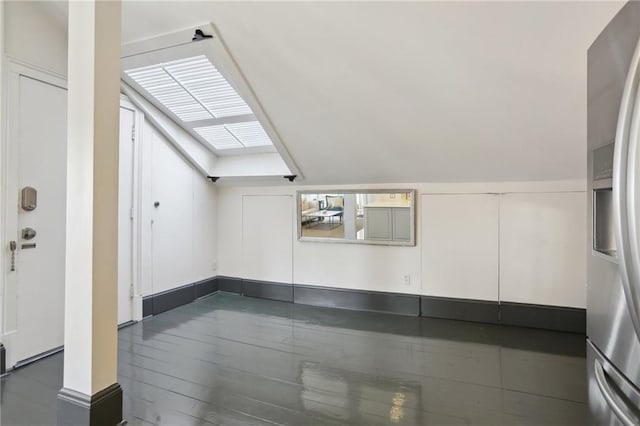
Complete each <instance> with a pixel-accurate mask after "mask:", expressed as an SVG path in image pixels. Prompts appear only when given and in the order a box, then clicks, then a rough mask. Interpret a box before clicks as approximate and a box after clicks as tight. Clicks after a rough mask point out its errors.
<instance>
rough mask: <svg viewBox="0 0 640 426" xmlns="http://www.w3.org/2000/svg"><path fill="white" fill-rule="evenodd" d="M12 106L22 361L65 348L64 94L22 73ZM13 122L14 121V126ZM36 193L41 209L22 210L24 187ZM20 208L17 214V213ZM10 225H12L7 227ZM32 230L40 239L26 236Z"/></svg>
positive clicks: (12, 233) (13, 232)
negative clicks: (34, 190) (28, 229)
mask: <svg viewBox="0 0 640 426" xmlns="http://www.w3.org/2000/svg"><path fill="white" fill-rule="evenodd" d="M12 81H17V90H15V91H14V92H13V93H15V94H16V95H15V97H14V98H13V99H12V102H11V106H12V107H14V108H17V111H15V112H14V113H17V117H16V116H15V115H14V116H13V117H15V118H17V120H15V121H14V122H15V123H16V124H15V126H16V128H15V129H14V131H13V132H11V135H12V138H11V140H10V141H9V143H10V144H11V147H12V150H11V154H10V156H9V157H10V158H9V161H12V162H13V163H14V167H15V166H17V173H16V174H15V175H14V177H13V179H15V177H16V176H17V181H15V180H14V181H12V182H10V183H9V185H11V186H14V185H16V186H17V190H16V188H15V187H14V188H12V189H11V190H10V191H9V194H10V197H11V198H15V199H12V200H8V202H9V204H8V208H9V209H15V210H14V213H12V214H11V215H9V214H8V215H7V216H8V217H11V218H15V217H16V216H15V215H17V220H15V219H12V220H11V226H15V225H16V224H17V229H10V228H7V229H8V234H9V239H16V240H17V241H16V242H17V250H16V253H15V256H16V259H15V260H16V262H15V263H16V264H15V271H13V272H11V271H9V272H8V274H9V275H10V274H14V276H13V277H11V279H13V280H15V282H16V287H15V288H16V289H17V290H16V292H17V312H16V324H15V327H16V333H15V340H14V344H13V346H14V348H10V349H11V350H12V351H14V352H13V356H12V359H13V360H16V361H22V360H25V359H28V358H31V357H34V356H37V355H39V354H41V353H43V352H47V351H50V350H52V349H55V348H58V347H60V346H62V344H63V340H64V279H65V229H66V138H67V134H66V132H67V131H66V127H67V93H66V90H65V89H63V88H61V87H58V86H56V85H53V84H49V83H47V82H45V81H40V80H36V79H33V78H29V77H27V76H24V75H20V76H19V77H18V78H17V80H12ZM12 124H13V122H12ZM27 186H29V187H32V188H35V189H36V190H37V207H36V208H35V209H33V210H31V211H28V210H24V209H22V208H21V207H20V204H21V203H20V199H19V198H20V197H19V195H20V189H22V188H25V187H27ZM16 210H17V213H16ZM8 226H10V225H9V223H8ZM27 227H29V228H32V229H34V230H35V231H36V236H35V237H34V238H32V239H29V240H27V239H25V238H21V237H22V232H21V230H23V229H25V228H27Z"/></svg>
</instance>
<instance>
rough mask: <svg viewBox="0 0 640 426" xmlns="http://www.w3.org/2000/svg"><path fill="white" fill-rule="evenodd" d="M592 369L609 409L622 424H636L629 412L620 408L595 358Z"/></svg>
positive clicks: (627, 425)
mask: <svg viewBox="0 0 640 426" xmlns="http://www.w3.org/2000/svg"><path fill="white" fill-rule="evenodd" d="M594 364H595V365H594V371H595V377H596V383H597V384H598V388H599V389H600V392H601V393H602V396H603V397H604V399H605V401H606V402H607V405H608V406H609V408H611V411H613V413H614V414H615V415H616V417H617V418H618V419H619V420H620V421H621V422H622V424H623V425H624V426H637V424H638V423H637V420H634V419H633V418H632V417H631V416H630V415H629V414H627V410H626V409H624V408H621V407H620V405H619V404H618V399H619V398H617V397H616V396H615V392H614V390H613V389H611V386H610V385H609V382H608V381H607V377H606V373H605V372H604V369H603V368H602V364H601V363H600V361H598V360H597V359H596V360H594Z"/></svg>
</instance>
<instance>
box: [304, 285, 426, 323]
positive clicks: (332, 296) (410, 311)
mask: <svg viewBox="0 0 640 426" xmlns="http://www.w3.org/2000/svg"><path fill="white" fill-rule="evenodd" d="M293 301H294V303H299V304H302V305H313V306H323V307H326V308H340V309H351V310H356V311H371V312H384V313H389V314H400V315H411V316H419V315H420V296H417V295H410V294H399V293H384V292H373V291H363V290H347V289H338V288H331V287H316V286H307V285H298V284H294V285H293Z"/></svg>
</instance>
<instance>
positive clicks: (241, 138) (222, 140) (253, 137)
mask: <svg viewBox="0 0 640 426" xmlns="http://www.w3.org/2000/svg"><path fill="white" fill-rule="evenodd" d="M193 130H195V131H196V133H198V134H199V135H200V136H202V138H203V139H204V140H205V141H207V142H208V143H210V144H211V145H213V147H214V148H215V149H231V148H251V147H256V146H269V145H271V140H270V139H269V136H267V133H266V132H265V131H264V129H263V128H262V126H261V125H260V123H258V122H257V121H250V122H244V123H231V124H224V125H220V126H205V127H196V128H194V129H193Z"/></svg>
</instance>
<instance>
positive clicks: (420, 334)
mask: <svg viewBox="0 0 640 426" xmlns="http://www.w3.org/2000/svg"><path fill="white" fill-rule="evenodd" d="M118 354H119V360H118V362H119V364H118V365H119V382H120V384H121V385H122V387H123V389H124V398H125V400H124V406H125V407H124V409H125V417H126V419H127V420H128V422H129V424H133V425H147V424H162V425H180V426H182V425H274V424H278V425H280V424H281V425H338V424H362V425H378V424H380V425H382V424H407V425H416V424H420V425H422V424H429V425H479V424H483V425H547V424H548V425H584V424H585V423H586V405H585V403H586V377H585V371H586V367H585V339H584V336H579V335H573V334H565V333H557V332H547V331H541V330H532V329H522V328H517V327H500V326H492V325H484V324H474V323H465V322H458V321H447V320H436V319H426V318H411V317H402V316H394V315H386V314H375V313H366V312H352V311H345V310H335V309H326V308H316V307H310V306H302V305H294V304H290V303H284V302H275V301H268V300H262V299H251V298H248V297H242V296H235V295H228V294H217V295H214V296H211V297H208V298H205V299H201V300H198V301H196V302H194V303H191V304H189V305H185V306H182V307H180V308H177V309H174V310H172V311H169V312H166V313H163V314H160V315H157V316H155V317H153V318H150V319H147V320H145V321H142V322H140V323H138V324H136V325H133V326H130V327H127V328H125V329H122V330H121V331H120V333H119V348H118ZM62 356H63V355H62V354H58V355H54V356H52V357H50V358H47V359H45V360H42V361H39V362H37V363H35V364H32V365H30V366H27V367H24V368H22V369H19V370H17V371H15V372H13V373H12V374H10V375H9V376H7V377H5V378H4V379H2V381H1V386H2V388H1V392H2V393H1V397H2V398H1V400H0V415H1V420H2V425H3V426H6V425H13V424H16V425H17V424H21V425H40V424H53V423H54V421H55V407H56V394H57V392H58V390H59V389H60V387H61V386H62Z"/></svg>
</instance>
